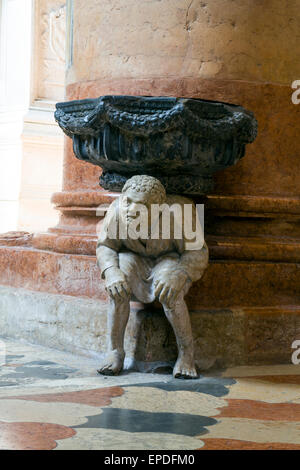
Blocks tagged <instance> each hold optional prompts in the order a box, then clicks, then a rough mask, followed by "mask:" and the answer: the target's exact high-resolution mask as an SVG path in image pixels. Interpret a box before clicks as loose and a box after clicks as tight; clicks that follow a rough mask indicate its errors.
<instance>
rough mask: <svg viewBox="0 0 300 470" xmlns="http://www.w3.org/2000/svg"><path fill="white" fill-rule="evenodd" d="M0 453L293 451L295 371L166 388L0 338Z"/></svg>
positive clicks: (299, 434)
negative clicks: (109, 374)
mask: <svg viewBox="0 0 300 470" xmlns="http://www.w3.org/2000/svg"><path fill="white" fill-rule="evenodd" d="M1 341H2V343H0V344H1V345H2V350H4V349H5V350H6V354H5V355H4V354H2V355H1V359H3V358H4V360H3V361H2V362H3V364H2V366H1V368H0V449H20V450H22V449H45V450H46V449H57V450H59V449H104V450H132V449H133V450H138V449H142V450H195V449H199V450H206V449H300V367H299V366H294V365H279V366H260V367H255V366H251V367H239V368H238V367H237V368H234V369H230V370H229V369H228V370H226V371H220V372H218V371H215V372H210V373H209V374H205V375H202V376H201V377H200V378H199V379H197V380H175V379H173V378H172V375H171V374H142V373H137V372H133V371H125V372H124V373H123V374H122V375H120V376H116V377H105V376H100V375H98V374H97V372H96V368H97V360H96V359H91V358H85V357H78V356H75V355H72V354H69V353H63V352H61V351H55V350H51V349H47V348H44V347H40V346H33V345H30V344H27V343H25V342H21V341H15V340H10V339H7V338H1Z"/></svg>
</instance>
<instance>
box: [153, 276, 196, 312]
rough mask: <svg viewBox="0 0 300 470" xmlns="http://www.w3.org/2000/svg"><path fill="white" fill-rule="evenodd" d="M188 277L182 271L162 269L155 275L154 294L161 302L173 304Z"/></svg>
mask: <svg viewBox="0 0 300 470" xmlns="http://www.w3.org/2000/svg"><path fill="white" fill-rule="evenodd" d="M188 280H189V277H188V275H187V273H186V272H184V271H176V272H173V273H170V272H167V271H163V272H161V273H158V274H157V275H156V276H155V280H154V294H155V297H158V299H159V301H160V302H161V303H165V304H167V305H171V304H174V303H175V302H176V300H177V297H178V295H179V294H180V292H181V291H182V289H183V288H184V286H185V284H186V282H187V281H188Z"/></svg>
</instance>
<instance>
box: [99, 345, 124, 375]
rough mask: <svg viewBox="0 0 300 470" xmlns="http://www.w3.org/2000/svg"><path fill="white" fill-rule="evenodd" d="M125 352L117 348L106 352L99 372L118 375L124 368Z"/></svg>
mask: <svg viewBox="0 0 300 470" xmlns="http://www.w3.org/2000/svg"><path fill="white" fill-rule="evenodd" d="M124 357H125V354H124V353H122V352H120V351H118V350H117V349H115V350H114V351H110V352H108V353H107V354H106V356H105V358H104V359H103V361H102V362H101V364H100V367H99V369H98V370H97V372H98V373H99V374H102V375H118V374H119V373H120V372H121V370H122V369H123V364H124Z"/></svg>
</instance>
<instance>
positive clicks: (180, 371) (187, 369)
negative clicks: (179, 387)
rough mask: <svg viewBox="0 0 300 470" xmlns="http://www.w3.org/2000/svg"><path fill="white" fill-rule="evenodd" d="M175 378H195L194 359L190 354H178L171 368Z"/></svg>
mask: <svg viewBox="0 0 300 470" xmlns="http://www.w3.org/2000/svg"><path fill="white" fill-rule="evenodd" d="M173 377H174V378H175V379H197V378H198V374H197V371H196V367H195V363H194V359H193V356H192V355H189V354H180V355H179V356H178V359H177V361H176V364H175V367H174V369H173Z"/></svg>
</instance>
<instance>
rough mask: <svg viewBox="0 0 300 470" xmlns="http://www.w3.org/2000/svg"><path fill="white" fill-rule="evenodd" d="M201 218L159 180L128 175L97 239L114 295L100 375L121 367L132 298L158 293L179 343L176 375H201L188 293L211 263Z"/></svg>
mask: <svg viewBox="0 0 300 470" xmlns="http://www.w3.org/2000/svg"><path fill="white" fill-rule="evenodd" d="M170 208H171V210H170ZM191 221H192V222H193V223H192V224H191ZM198 222H199V219H198V216H197V211H196V208H195V205H194V204H193V202H192V201H191V200H190V199H187V198H183V197H181V196H167V195H166V192H165V189H164V187H163V185H162V184H161V183H160V181H159V180H157V179H156V178H153V177H151V176H144V175H138V176H133V177H132V178H130V179H129V180H128V181H127V182H126V184H125V185H124V188H123V191H122V194H121V196H120V197H119V198H118V199H116V200H115V201H114V202H113V203H112V204H111V205H110V207H109V209H108V212H107V214H106V216H105V219H104V221H103V224H102V227H101V232H100V237H99V240H98V244H97V262H98V266H99V268H100V269H101V271H102V278H104V279H105V284H106V290H107V292H108V294H109V297H110V303H109V310H108V351H107V354H106V356H105V359H104V360H103V361H102V364H100V369H99V370H98V372H99V373H100V374H104V375H116V374H119V373H120V371H121V370H122V368H123V363H124V357H125V352H124V333H125V328H126V325H127V322H128V318H129V312H130V304H129V302H130V300H131V299H133V300H138V301H140V302H143V303H151V302H153V301H154V300H155V299H158V300H159V302H161V304H162V306H163V309H164V312H165V315H166V317H167V319H168V320H169V322H170V323H171V325H172V327H173V329H174V332H175V336H176V341H177V346H178V359H177V362H176V364H175V367H174V370H173V375H174V377H176V378H186V379H191V378H196V377H197V372H196V368H195V363H194V348H193V336H192V330H191V323H190V317H189V312H188V309H187V306H186V303H185V300H184V297H185V295H186V293H187V292H188V290H189V288H190V286H191V284H192V282H194V281H197V280H198V279H200V278H201V277H202V275H203V272H204V271H205V269H206V267H207V264H208V249H207V246H206V243H205V242H204V238H203V232H202V229H201V226H200V225H199V223H198ZM186 225H189V226H191V225H192V227H190V229H189V231H190V232H191V233H192V236H190V235H189V234H188V235H187V233H186V232H187V231H186Z"/></svg>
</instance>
